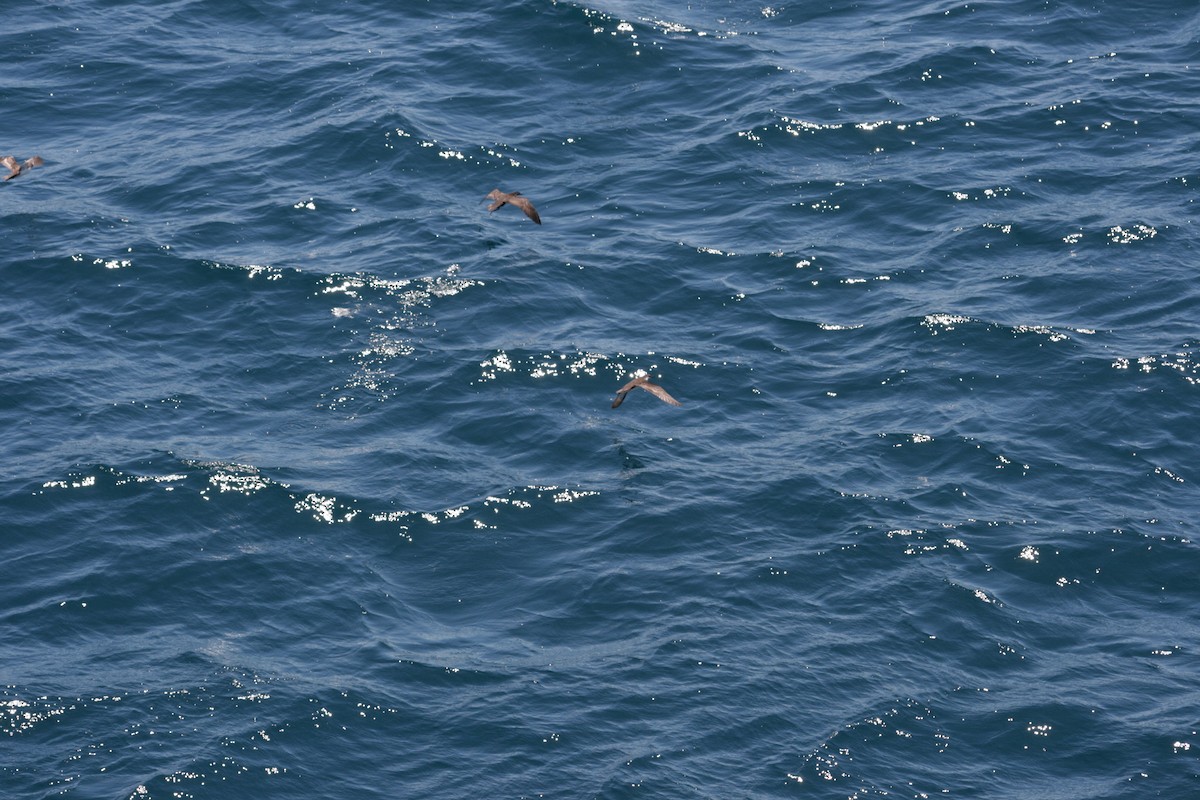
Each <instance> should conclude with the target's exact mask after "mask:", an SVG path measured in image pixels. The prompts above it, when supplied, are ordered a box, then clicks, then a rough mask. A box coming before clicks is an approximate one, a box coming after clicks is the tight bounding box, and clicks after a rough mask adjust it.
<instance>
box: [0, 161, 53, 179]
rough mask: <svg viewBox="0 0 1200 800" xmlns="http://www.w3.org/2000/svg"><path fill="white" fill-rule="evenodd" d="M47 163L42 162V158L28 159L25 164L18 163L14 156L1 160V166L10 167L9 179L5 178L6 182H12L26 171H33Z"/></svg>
mask: <svg viewBox="0 0 1200 800" xmlns="http://www.w3.org/2000/svg"><path fill="white" fill-rule="evenodd" d="M45 163H46V162H45V161H42V157H41V156H34V157H33V158H27V159H25V161H24V162H23V163H22V162H18V161H17V160H16V159H15V158H13V157H12V156H5V157H4V158H0V165H3V166H5V167H8V171H9V175H8V176H7V177H5V179H4V180H6V181H11V180H12V179H13V178H15V177H17V176H18V175H20V174H21V173H22V172H24V171H25V170H27V169H33V168H34V167H40V166H41V165H42V164H45Z"/></svg>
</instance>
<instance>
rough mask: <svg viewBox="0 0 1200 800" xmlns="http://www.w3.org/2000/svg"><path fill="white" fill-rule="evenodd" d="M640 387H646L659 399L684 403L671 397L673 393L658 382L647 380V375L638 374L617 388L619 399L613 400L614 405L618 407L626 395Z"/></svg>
mask: <svg viewBox="0 0 1200 800" xmlns="http://www.w3.org/2000/svg"><path fill="white" fill-rule="evenodd" d="M639 387H641V388H642V389H645V390H646V391H647V392H649V393H650V394H652V395H654V396H655V397H657V398H658V399H659V400H662V401H663V402H664V403H670V404H671V405H673V406H678V405H682V403H680V402H679V401H678V400H676V399H675V398H674V397H671V395H669V394H667V390H666V389H664V388H662V387H661V386H659V385H658V384H657V383H651V382H650V381H648V380H646V376H645V375H637V376H635V377H634V379H633V380H631V381H630V382H629V383H627V384H625V385H624V386H622V387H621V388H620V389H617V399H616V400H613V404H612V407H613V408H616V407H617V406H619V405H621V403H623V402H625V395H627V394H629V393H630V392H632V391H633V390H634V389H637V388H639Z"/></svg>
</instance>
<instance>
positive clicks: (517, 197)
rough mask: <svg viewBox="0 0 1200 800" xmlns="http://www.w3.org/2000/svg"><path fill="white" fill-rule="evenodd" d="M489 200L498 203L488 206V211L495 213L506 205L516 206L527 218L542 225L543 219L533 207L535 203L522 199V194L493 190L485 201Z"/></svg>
mask: <svg viewBox="0 0 1200 800" xmlns="http://www.w3.org/2000/svg"><path fill="white" fill-rule="evenodd" d="M489 198H490V199H492V200H495V201H496V202H494V203H492V204H491V205H490V206H488V211H495V210H496V209H497V208H499V207H500V206H502V205H505V204H508V205H514V206H516V207H517V208H519V209H521V210H522V211H524V212H525V216H527V217H529V218H530V219H531V220H533V221H534V222H536V223H537V224H538V225H541V224H542V218H541V217H539V216H538V213H537V209H536V208H534V207H533V203H531V202H529V199H528V198H526V197H522V196H521V193H520V192H502V191H500V190H499V189H492V190H491V191H490V192H488V196H487V197H486V198H484V199H485V200H486V199H489Z"/></svg>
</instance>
